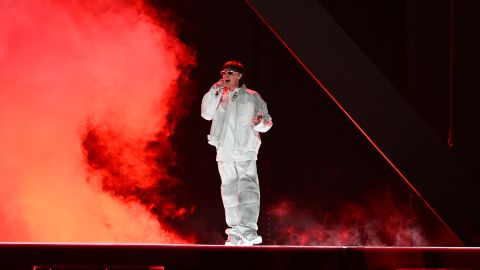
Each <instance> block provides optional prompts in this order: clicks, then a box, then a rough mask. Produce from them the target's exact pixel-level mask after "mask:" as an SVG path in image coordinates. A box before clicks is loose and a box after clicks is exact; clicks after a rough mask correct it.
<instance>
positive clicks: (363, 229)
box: [270, 196, 428, 246]
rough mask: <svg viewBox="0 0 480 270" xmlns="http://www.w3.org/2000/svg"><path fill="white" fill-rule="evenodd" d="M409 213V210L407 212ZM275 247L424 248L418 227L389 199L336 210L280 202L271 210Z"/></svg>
mask: <svg viewBox="0 0 480 270" xmlns="http://www.w3.org/2000/svg"><path fill="white" fill-rule="evenodd" d="M407 209H408V208H407ZM270 215H271V221H270V222H271V227H272V228H273V232H271V234H272V235H275V240H274V242H275V243H274V244H281V245H307V246H314V245H315V246H426V245H428V243H427V241H426V240H425V238H424V237H423V236H422V230H421V226H420V225H418V224H416V223H415V221H414V219H413V218H412V217H411V216H410V215H409V213H408V210H406V208H405V207H403V206H401V205H398V204H396V203H395V202H393V201H392V200H391V199H390V198H389V197H388V196H381V197H376V198H371V199H370V200H368V201H366V202H365V203H363V204H361V203H352V202H345V203H342V205H338V206H337V207H335V209H323V208H321V207H308V208H307V207H305V206H304V207H300V206H298V205H296V204H295V203H293V202H291V201H281V202H279V203H277V204H276V205H275V206H274V207H273V208H272V209H271V210H270Z"/></svg>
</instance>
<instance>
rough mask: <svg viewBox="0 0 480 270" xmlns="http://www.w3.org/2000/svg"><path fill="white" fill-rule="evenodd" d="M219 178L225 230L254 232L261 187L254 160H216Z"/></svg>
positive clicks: (231, 232)
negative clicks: (226, 227) (225, 223)
mask: <svg viewBox="0 0 480 270" xmlns="http://www.w3.org/2000/svg"><path fill="white" fill-rule="evenodd" d="M218 171H219V173H220V178H221V179H222V185H221V193H222V201H223V206H224V208H225V220H226V222H227V225H228V227H229V228H228V229H227V230H226V233H227V234H228V235H234V234H235V233H240V234H241V235H243V236H245V237H247V236H248V235H249V234H251V233H256V232H257V229H258V226H257V221H258V215H259V212H260V186H259V183H258V175H257V162H256V160H248V161H232V162H224V161H218Z"/></svg>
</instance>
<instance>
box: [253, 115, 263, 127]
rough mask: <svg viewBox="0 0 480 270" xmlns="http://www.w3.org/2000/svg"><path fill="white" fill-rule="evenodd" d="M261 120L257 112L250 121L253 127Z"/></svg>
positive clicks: (261, 116)
mask: <svg viewBox="0 0 480 270" xmlns="http://www.w3.org/2000/svg"><path fill="white" fill-rule="evenodd" d="M262 120H263V115H262V113H261V112H258V113H257V115H256V116H255V117H254V118H253V119H252V123H253V125H254V126H256V125H258V124H259V123H260V122H262Z"/></svg>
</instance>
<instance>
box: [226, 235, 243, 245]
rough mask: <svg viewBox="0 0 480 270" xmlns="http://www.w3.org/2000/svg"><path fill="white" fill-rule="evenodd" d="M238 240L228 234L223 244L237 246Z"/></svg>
mask: <svg viewBox="0 0 480 270" xmlns="http://www.w3.org/2000/svg"><path fill="white" fill-rule="evenodd" d="M240 241H241V240H240V239H236V238H234V237H232V236H228V238H227V241H225V246H238V245H239V242H240Z"/></svg>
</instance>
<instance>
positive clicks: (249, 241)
mask: <svg viewBox="0 0 480 270" xmlns="http://www.w3.org/2000/svg"><path fill="white" fill-rule="evenodd" d="M262 240H263V239H262V237H261V236H260V235H258V234H256V233H252V234H249V235H248V236H247V237H242V239H240V241H238V243H237V245H239V246H253V245H259V244H261V243H262Z"/></svg>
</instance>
